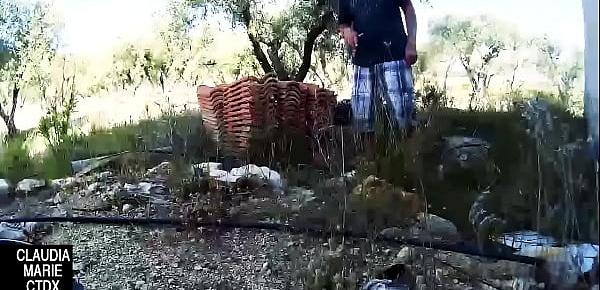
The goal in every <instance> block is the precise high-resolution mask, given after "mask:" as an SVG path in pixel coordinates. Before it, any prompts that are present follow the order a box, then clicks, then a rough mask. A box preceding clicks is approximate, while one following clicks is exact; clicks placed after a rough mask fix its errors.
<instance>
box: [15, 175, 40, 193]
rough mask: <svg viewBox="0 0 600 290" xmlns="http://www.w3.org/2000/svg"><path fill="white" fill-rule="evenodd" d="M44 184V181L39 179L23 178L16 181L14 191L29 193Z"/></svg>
mask: <svg viewBox="0 0 600 290" xmlns="http://www.w3.org/2000/svg"><path fill="white" fill-rule="evenodd" d="M45 186H46V181H44V180H40V179H23V180H21V181H19V183H17V187H16V191H17V192H19V193H24V194H30V193H32V192H35V191H37V190H40V189H42V188H44V187H45Z"/></svg>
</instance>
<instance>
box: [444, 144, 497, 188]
mask: <svg viewBox="0 0 600 290" xmlns="http://www.w3.org/2000/svg"><path fill="white" fill-rule="evenodd" d="M490 148H491V146H490V144H489V143H488V142H486V141H485V140H482V139H479V138H472V137H463V136H451V137H445V138H444V146H443V152H442V156H441V160H440V168H439V170H440V177H442V178H444V179H452V176H455V175H459V174H466V175H470V176H473V177H475V178H477V180H478V181H485V180H486V179H488V178H490V177H491V174H492V172H491V170H492V168H493V166H491V165H492V163H491V160H490V156H489V152H490Z"/></svg>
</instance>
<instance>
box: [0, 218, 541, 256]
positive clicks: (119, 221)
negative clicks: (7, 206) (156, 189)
mask: <svg viewBox="0 0 600 290" xmlns="http://www.w3.org/2000/svg"><path fill="white" fill-rule="evenodd" d="M0 222H6V223H24V222H39V223H43V222H72V223H80V224H113V225H138V226H174V227H180V228H181V227H184V226H185V223H184V222H183V221H182V220H181V219H149V218H125V217H81V216H80V217H27V218H12V219H2V220H0ZM195 226H197V227H211V228H223V229H254V230H270V231H282V232H288V233H292V234H308V235H314V236H321V237H328V236H332V235H338V236H339V235H343V236H345V237H350V238H367V237H368V235H367V234H366V233H356V232H352V231H348V230H345V231H339V230H334V231H331V230H323V229H317V228H311V227H296V226H292V225H287V224H281V223H265V222H257V223H234V222H198V223H196V224H195ZM375 241H378V242H388V243H393V244H397V245H410V246H415V247H424V248H430V249H434V250H441V251H448V252H455V253H461V254H465V255H472V256H479V257H483V258H488V259H497V260H506V261H512V262H518V263H522V264H528V265H535V264H538V263H541V262H543V260H542V259H539V258H532V257H527V256H521V255H515V254H512V253H506V252H496V253H494V252H490V251H487V252H483V251H481V250H479V248H478V247H477V246H476V245H475V244H474V243H468V242H460V243H455V244H450V243H445V242H439V241H427V242H424V241H422V240H419V239H392V238H387V237H383V236H378V237H376V238H375Z"/></svg>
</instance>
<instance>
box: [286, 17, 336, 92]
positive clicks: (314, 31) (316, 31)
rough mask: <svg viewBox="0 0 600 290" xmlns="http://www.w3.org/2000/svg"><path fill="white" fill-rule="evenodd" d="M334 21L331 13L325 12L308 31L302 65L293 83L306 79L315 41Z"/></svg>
mask: <svg viewBox="0 0 600 290" xmlns="http://www.w3.org/2000/svg"><path fill="white" fill-rule="evenodd" d="M334 19H335V18H334V15H333V11H327V12H325V14H323V15H322V16H321V18H320V19H319V23H318V24H317V25H316V26H314V27H312V28H311V29H310V30H309V31H308V34H307V35H306V41H305V42H304V52H303V56H302V64H301V65H300V67H299V68H298V73H296V76H295V77H294V80H295V81H297V82H301V81H304V79H305V78H306V74H307V73H308V70H309V69H310V64H311V62H312V52H313V49H314V46H315V41H316V40H317V38H318V37H319V35H321V33H323V31H325V29H327V24H328V23H329V22H331V21H333V20H334Z"/></svg>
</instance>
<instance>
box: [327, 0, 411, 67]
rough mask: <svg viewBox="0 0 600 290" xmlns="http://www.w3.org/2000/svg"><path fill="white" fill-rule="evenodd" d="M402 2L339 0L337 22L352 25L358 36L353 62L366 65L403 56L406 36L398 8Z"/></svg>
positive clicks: (389, 0) (400, 58)
mask: <svg viewBox="0 0 600 290" xmlns="http://www.w3.org/2000/svg"><path fill="white" fill-rule="evenodd" d="M406 1H408V0H340V11H339V15H338V24H340V25H348V26H349V25H351V24H353V25H354V27H353V28H354V30H355V31H356V33H357V34H358V35H360V36H359V37H358V47H357V48H356V54H355V55H354V59H353V63H354V64H355V65H358V66H362V67H369V66H372V65H375V64H379V63H384V62H389V61H396V60H402V59H404V51H405V48H406V39H407V36H406V31H405V30H404V23H403V21H402V14H401V13H400V7H401V6H403V5H404V4H405V2H406Z"/></svg>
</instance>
